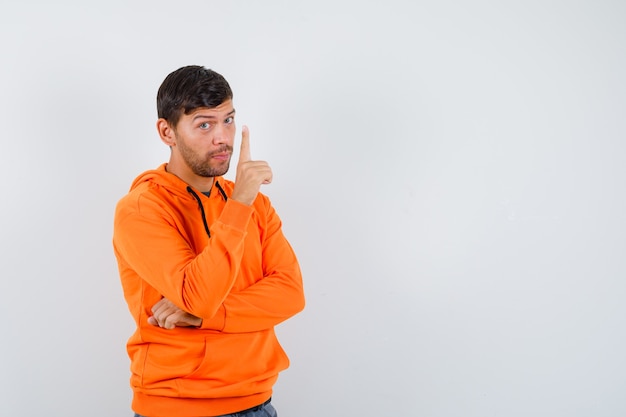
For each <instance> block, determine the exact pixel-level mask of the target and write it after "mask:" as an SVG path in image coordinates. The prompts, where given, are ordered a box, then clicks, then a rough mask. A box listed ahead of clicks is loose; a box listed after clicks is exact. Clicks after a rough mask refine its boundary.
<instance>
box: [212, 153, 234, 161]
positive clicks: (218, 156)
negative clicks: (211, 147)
mask: <svg viewBox="0 0 626 417" xmlns="http://www.w3.org/2000/svg"><path fill="white" fill-rule="evenodd" d="M211 159H216V160H218V161H227V160H228V159H230V152H219V153H214V154H211Z"/></svg>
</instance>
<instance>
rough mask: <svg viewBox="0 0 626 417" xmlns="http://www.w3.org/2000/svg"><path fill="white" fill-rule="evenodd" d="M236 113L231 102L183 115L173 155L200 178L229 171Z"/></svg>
mask: <svg viewBox="0 0 626 417" xmlns="http://www.w3.org/2000/svg"><path fill="white" fill-rule="evenodd" d="M235 130H236V128H235V110H234V109H233V103H232V100H226V101H225V102H223V103H222V104H220V105H219V106H217V107H215V108H212V109H208V108H199V109H196V110H194V111H193V112H192V113H190V114H183V115H182V117H181V118H180V120H179V121H178V124H177V125H176V128H175V129H174V135H175V137H176V144H175V146H173V147H172V152H174V153H177V154H178V155H177V157H178V158H180V159H182V161H183V162H184V163H185V164H186V165H187V167H188V168H189V169H190V170H191V171H192V172H193V173H194V174H195V175H198V176H200V177H216V176H220V175H224V174H225V173H226V172H227V171H228V167H229V164H230V157H231V156H232V153H233V143H234V140H235Z"/></svg>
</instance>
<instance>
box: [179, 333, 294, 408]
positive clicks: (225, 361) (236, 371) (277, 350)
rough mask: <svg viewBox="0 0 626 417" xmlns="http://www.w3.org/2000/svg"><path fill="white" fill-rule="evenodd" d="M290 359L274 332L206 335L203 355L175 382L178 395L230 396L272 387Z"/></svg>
mask: <svg viewBox="0 0 626 417" xmlns="http://www.w3.org/2000/svg"><path fill="white" fill-rule="evenodd" d="M288 364H289V361H288V359H287V356H286V355H285V352H284V351H283V349H282V348H281V346H280V344H279V343H278V340H277V339H276V336H275V335H274V332H272V331H266V332H255V333H236V334H227V333H220V334H214V335H208V336H207V337H206V338H205V343H204V358H203V359H202V361H201V362H200V364H199V365H198V366H197V367H196V369H194V370H193V371H192V372H190V373H189V374H187V375H186V376H184V377H182V378H180V379H178V380H177V381H176V383H177V385H178V389H179V393H180V395H181V396H190V397H196V398H198V397H200V398H211V397H230V396H233V397H234V396H240V395H247V394H252V393H258V392H263V391H264V390H269V389H271V387H272V385H273V383H274V382H275V381H276V378H277V375H278V372H280V371H282V370H283V369H285V368H287V366H288Z"/></svg>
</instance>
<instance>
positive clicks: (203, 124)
mask: <svg viewBox="0 0 626 417" xmlns="http://www.w3.org/2000/svg"><path fill="white" fill-rule="evenodd" d="M210 126H211V125H209V123H208V122H204V123H202V124H201V125H200V126H198V127H199V128H200V129H208V128H209V127H210Z"/></svg>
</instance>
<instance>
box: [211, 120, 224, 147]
mask: <svg viewBox="0 0 626 417" xmlns="http://www.w3.org/2000/svg"><path fill="white" fill-rule="evenodd" d="M227 140H228V134H227V131H226V127H225V126H224V124H223V123H217V124H216V126H215V128H214V129H213V144H214V145H221V144H222V143H225V142H226V141H227Z"/></svg>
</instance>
